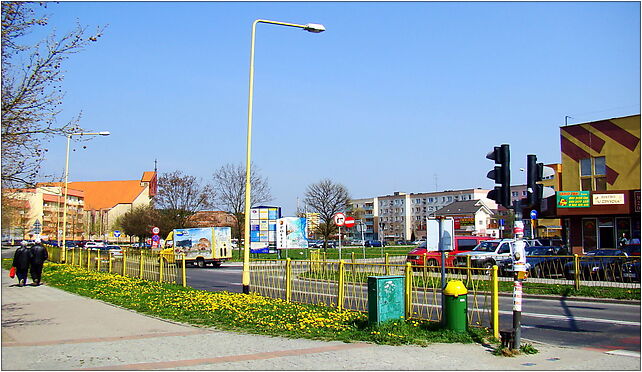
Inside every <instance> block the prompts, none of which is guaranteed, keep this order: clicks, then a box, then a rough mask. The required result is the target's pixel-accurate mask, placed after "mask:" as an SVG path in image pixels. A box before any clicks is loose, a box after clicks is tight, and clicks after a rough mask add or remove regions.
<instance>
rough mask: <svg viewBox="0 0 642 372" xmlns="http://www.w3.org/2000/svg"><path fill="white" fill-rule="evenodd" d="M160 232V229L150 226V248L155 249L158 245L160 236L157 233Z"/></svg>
mask: <svg viewBox="0 0 642 372" xmlns="http://www.w3.org/2000/svg"><path fill="white" fill-rule="evenodd" d="M159 233H160V229H159V228H158V227H156V226H154V227H152V234H154V235H152V249H157V248H158V245H159V243H160V236H158V234H159Z"/></svg>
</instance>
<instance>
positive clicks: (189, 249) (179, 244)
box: [174, 227, 214, 258]
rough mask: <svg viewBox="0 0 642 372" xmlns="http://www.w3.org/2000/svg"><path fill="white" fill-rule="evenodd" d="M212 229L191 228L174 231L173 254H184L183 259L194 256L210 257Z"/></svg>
mask: <svg viewBox="0 0 642 372" xmlns="http://www.w3.org/2000/svg"><path fill="white" fill-rule="evenodd" d="M212 235H213V233H212V228H211V227H205V228H193V229H176V230H174V252H176V253H185V258H196V256H199V255H201V256H206V257H209V256H211V252H212V245H213V244H214V242H213V241H212V237H213V236H212Z"/></svg>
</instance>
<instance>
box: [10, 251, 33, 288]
mask: <svg viewBox="0 0 642 372" xmlns="http://www.w3.org/2000/svg"><path fill="white" fill-rule="evenodd" d="M30 261H31V248H29V246H28V245H27V242H26V241H24V240H23V241H22V242H20V247H18V249H16V253H14V254H13V266H14V267H15V268H16V276H18V287H23V286H24V285H25V284H27V273H28V272H29V262H30Z"/></svg>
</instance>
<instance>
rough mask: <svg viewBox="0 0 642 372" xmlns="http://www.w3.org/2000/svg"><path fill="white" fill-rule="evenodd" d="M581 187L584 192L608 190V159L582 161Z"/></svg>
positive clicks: (596, 158) (599, 158)
mask: <svg viewBox="0 0 642 372" xmlns="http://www.w3.org/2000/svg"><path fill="white" fill-rule="evenodd" d="M580 185H581V188H582V191H603V190H606V157H604V156H598V157H594V158H587V159H580Z"/></svg>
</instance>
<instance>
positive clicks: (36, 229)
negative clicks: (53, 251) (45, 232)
mask: <svg viewBox="0 0 642 372" xmlns="http://www.w3.org/2000/svg"><path fill="white" fill-rule="evenodd" d="M41 227H42V225H41V224H40V221H39V220H36V222H34V223H33V232H34V233H36V234H40V232H41V231H42V230H41Z"/></svg>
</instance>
